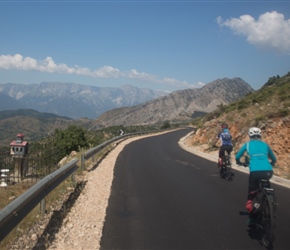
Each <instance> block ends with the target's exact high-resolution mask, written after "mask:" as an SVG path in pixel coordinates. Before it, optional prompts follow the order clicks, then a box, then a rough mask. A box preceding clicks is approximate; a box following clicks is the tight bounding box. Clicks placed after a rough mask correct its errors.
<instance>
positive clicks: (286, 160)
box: [186, 117, 290, 179]
mask: <svg viewBox="0 0 290 250" xmlns="http://www.w3.org/2000/svg"><path fill="white" fill-rule="evenodd" d="M221 122H222V120H211V121H209V122H207V123H205V124H204V125H203V126H202V128H199V129H197V130H196V132H195V133H193V134H191V135H190V136H189V137H188V139H187V141H186V144H187V145H188V146H191V147H196V146H199V149H200V150H202V151H204V152H208V151H209V150H211V151H213V150H215V151H216V155H217V154H218V152H217V150H216V149H209V148H210V147H211V146H212V144H213V143H214V142H215V141H216V136H217V133H218V132H219V129H220V124H221ZM252 125H254V124H252ZM249 126H251V124H249V125H248V126H244V127H243V128H241V127H240V126H239V124H238V123H229V130H230V131H231V134H232V136H233V140H234V150H233V153H234V154H235V153H236V152H237V151H238V150H239V149H240V147H241V146H242V145H243V144H244V143H245V142H246V141H248V140H249V137H248V134H247V132H248V131H247V130H248V128H249ZM260 127H261V128H262V133H263V138H262V139H263V140H264V141H265V142H267V143H268V144H269V145H270V146H271V148H272V149H273V151H274V153H275V155H276V157H277V159H278V161H277V167H276V168H275V174H276V175H277V176H280V177H283V178H286V179H289V178H290V117H284V118H275V119H270V120H268V121H267V122H265V123H262V124H260ZM233 157H234V155H233Z"/></svg>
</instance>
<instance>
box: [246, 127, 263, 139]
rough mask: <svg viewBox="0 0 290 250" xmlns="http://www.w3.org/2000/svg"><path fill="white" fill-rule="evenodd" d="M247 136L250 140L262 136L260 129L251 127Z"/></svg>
mask: <svg viewBox="0 0 290 250" xmlns="http://www.w3.org/2000/svg"><path fill="white" fill-rule="evenodd" d="M248 135H249V136H250V138H255V137H256V138H260V137H261V135H262V132H261V129H259V128H256V127H253V128H250V129H249V132H248Z"/></svg>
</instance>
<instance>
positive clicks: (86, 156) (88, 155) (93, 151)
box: [81, 130, 160, 170]
mask: <svg viewBox="0 0 290 250" xmlns="http://www.w3.org/2000/svg"><path fill="white" fill-rule="evenodd" d="M157 132H160V130H156V131H148V132H135V133H129V134H124V135H120V136H117V137H114V138H112V139H111V140H108V141H105V142H103V143H102V144H100V145H98V146H96V147H94V148H92V149H90V150H88V151H86V152H85V153H84V154H82V156H81V168H82V170H84V166H85V162H86V160H88V159H89V158H91V157H93V156H94V155H95V154H96V153H98V152H100V151H101V150H102V149H104V148H105V147H107V146H108V145H110V144H112V143H114V142H116V141H119V140H122V139H126V138H128V137H132V136H136V135H144V134H149V133H157Z"/></svg>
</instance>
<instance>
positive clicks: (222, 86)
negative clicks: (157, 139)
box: [94, 78, 254, 127]
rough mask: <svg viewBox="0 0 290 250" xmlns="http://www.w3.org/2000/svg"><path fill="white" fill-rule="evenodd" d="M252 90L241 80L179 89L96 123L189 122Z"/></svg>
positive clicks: (114, 113) (106, 115)
mask: <svg viewBox="0 0 290 250" xmlns="http://www.w3.org/2000/svg"><path fill="white" fill-rule="evenodd" d="M253 91H254V90H253V89H252V87H251V86H250V85H249V84H248V83H246V82H245V81H243V80H242V79H240V78H233V79H228V78H224V79H218V80H215V81H213V82H211V83H208V84H206V85H205V86H203V87H202V88H200V89H186V90H179V91H176V92H173V93H171V94H169V95H166V96H163V97H159V98H156V99H153V100H151V101H148V102H145V103H142V104H139V105H136V106H133V107H129V108H122V109H113V110H110V111H107V112H105V113H104V114H102V115H101V116H99V117H98V118H97V119H96V120H95V122H94V124H95V126H96V127H98V126H115V125H123V126H130V125H136V124H138V125H144V124H160V123H162V122H164V121H171V122H177V123H180V122H189V121H190V120H192V118H193V117H194V116H195V115H196V114H197V113H208V112H211V111H213V110H215V109H216V107H217V106H218V105H220V104H229V103H231V102H233V101H236V100H238V99H240V98H242V97H244V96H245V95H246V94H248V93H251V92H253Z"/></svg>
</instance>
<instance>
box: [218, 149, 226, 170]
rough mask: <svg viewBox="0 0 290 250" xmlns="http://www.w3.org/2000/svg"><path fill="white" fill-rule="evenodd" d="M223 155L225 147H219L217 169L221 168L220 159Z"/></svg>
mask: <svg viewBox="0 0 290 250" xmlns="http://www.w3.org/2000/svg"><path fill="white" fill-rule="evenodd" d="M224 155H225V146H224V145H222V146H220V150H219V159H218V167H221V165H222V164H221V159H222V158H223V157H224Z"/></svg>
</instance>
